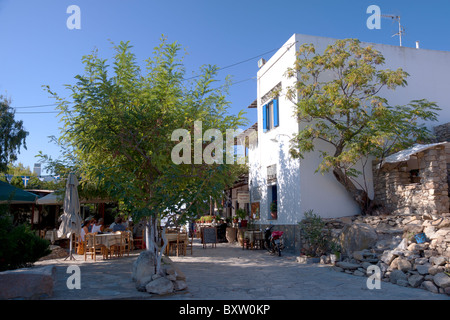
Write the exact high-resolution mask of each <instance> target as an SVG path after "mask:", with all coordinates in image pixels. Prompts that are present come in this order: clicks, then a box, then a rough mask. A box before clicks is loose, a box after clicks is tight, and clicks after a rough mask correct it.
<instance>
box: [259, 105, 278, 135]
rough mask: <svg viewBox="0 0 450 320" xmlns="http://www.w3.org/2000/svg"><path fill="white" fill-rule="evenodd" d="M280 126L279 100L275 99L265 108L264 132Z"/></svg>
mask: <svg viewBox="0 0 450 320" xmlns="http://www.w3.org/2000/svg"><path fill="white" fill-rule="evenodd" d="M279 125H280V120H279V107H278V98H275V99H273V100H272V101H270V102H269V103H267V104H265V105H264V106H263V129H264V132H267V131H269V130H272V129H273V128H276V127H278V126H279Z"/></svg>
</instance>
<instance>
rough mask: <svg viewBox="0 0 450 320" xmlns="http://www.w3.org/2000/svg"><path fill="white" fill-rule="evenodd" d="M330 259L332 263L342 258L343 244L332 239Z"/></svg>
mask: <svg viewBox="0 0 450 320" xmlns="http://www.w3.org/2000/svg"><path fill="white" fill-rule="evenodd" d="M330 251H331V253H330V260H331V263H332V264H335V263H336V262H338V261H340V260H341V246H340V244H339V243H337V242H336V241H331V243H330Z"/></svg>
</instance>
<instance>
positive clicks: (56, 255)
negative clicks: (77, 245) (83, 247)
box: [39, 245, 69, 261]
mask: <svg viewBox="0 0 450 320" xmlns="http://www.w3.org/2000/svg"><path fill="white" fill-rule="evenodd" d="M49 249H50V250H51V252H50V254H48V255H46V256H45V257H42V258H40V259H39V261H44V260H51V259H62V258H67V257H68V256H69V252H68V251H67V250H66V249H64V248H61V247H60V246H55V245H50V247H49Z"/></svg>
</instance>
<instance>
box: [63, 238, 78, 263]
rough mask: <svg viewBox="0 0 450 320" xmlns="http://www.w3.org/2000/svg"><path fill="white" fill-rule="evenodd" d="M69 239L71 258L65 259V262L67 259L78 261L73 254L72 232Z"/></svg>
mask: <svg viewBox="0 0 450 320" xmlns="http://www.w3.org/2000/svg"><path fill="white" fill-rule="evenodd" d="M69 238H70V245H69V256H68V257H67V258H65V259H64V261H66V260H67V259H69V260H76V259H75V257H74V256H73V254H72V241H73V239H72V232H71V233H69Z"/></svg>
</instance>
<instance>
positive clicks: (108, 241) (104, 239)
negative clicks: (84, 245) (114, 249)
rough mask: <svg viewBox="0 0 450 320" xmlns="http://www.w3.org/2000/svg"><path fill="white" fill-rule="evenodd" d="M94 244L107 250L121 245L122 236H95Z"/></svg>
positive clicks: (114, 234)
mask: <svg viewBox="0 0 450 320" xmlns="http://www.w3.org/2000/svg"><path fill="white" fill-rule="evenodd" d="M95 242H96V244H103V245H105V247H106V248H108V250H110V249H111V246H113V245H120V244H121V243H122V235H121V234H120V233H102V234H96V235H95Z"/></svg>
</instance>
